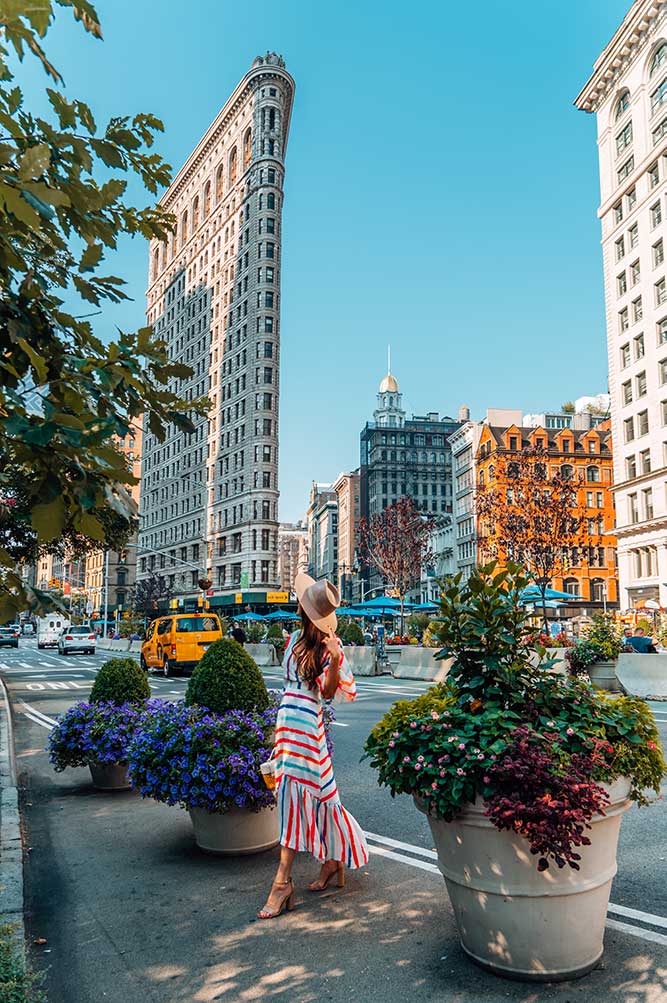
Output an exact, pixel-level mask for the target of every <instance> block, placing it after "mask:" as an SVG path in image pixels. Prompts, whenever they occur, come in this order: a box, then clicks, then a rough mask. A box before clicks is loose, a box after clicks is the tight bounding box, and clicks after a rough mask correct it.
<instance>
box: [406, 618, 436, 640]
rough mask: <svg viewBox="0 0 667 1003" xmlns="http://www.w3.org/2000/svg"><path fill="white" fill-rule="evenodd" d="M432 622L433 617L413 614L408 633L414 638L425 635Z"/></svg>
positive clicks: (409, 620)
mask: <svg viewBox="0 0 667 1003" xmlns="http://www.w3.org/2000/svg"><path fill="white" fill-rule="evenodd" d="M430 622H431V617H430V615H429V614H428V613H411V614H410V616H409V617H408V622H407V624H406V628H407V632H408V634H412V635H413V636H414V635H417V634H423V633H424V631H425V630H426V629H427V628H428V625H429V623H430Z"/></svg>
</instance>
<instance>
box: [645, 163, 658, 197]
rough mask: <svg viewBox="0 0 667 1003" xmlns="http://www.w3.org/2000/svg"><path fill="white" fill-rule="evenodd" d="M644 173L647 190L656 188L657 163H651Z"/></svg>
mask: <svg viewBox="0 0 667 1003" xmlns="http://www.w3.org/2000/svg"><path fill="white" fill-rule="evenodd" d="M646 173H647V175H648V187H649V191H650V190H651V188H657V187H658V185H659V184H660V170H659V168H658V165H657V164H653V165H652V166H651V167H649V169H648V171H647V172H646Z"/></svg>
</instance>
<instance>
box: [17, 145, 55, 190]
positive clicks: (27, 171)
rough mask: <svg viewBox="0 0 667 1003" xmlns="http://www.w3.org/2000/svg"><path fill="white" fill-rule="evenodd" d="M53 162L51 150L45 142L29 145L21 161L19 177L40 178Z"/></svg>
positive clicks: (25, 179)
mask: <svg viewBox="0 0 667 1003" xmlns="http://www.w3.org/2000/svg"><path fill="white" fill-rule="evenodd" d="M50 163H51V151H50V150H49V148H48V146H46V144H45V143H39V144H38V145H37V146H31V147H29V148H28V149H27V150H26V151H25V153H24V154H23V156H22V157H21V159H20V161H19V178H20V179H21V181H32V180H33V179H34V178H39V177H41V175H42V174H43V173H44V171H45V170H46V169H47V167H48V166H49V164H50Z"/></svg>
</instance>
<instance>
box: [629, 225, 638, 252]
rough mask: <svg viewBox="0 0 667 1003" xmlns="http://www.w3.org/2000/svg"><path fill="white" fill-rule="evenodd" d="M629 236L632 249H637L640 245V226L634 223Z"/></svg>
mask: <svg viewBox="0 0 667 1003" xmlns="http://www.w3.org/2000/svg"><path fill="white" fill-rule="evenodd" d="M628 236H629V237H630V247H631V248H632V247H636V246H637V244H638V243H639V224H638V223H633V224H632V226H631V227H630V229H629V230H628Z"/></svg>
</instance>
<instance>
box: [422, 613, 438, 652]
mask: <svg viewBox="0 0 667 1003" xmlns="http://www.w3.org/2000/svg"><path fill="white" fill-rule="evenodd" d="M422 644H423V645H424V647H425V648H439V647H440V642H439V641H438V623H437V621H436V620H431V622H430V623H429V625H428V627H427V628H426V630H425V631H424V636H423V637H422Z"/></svg>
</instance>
